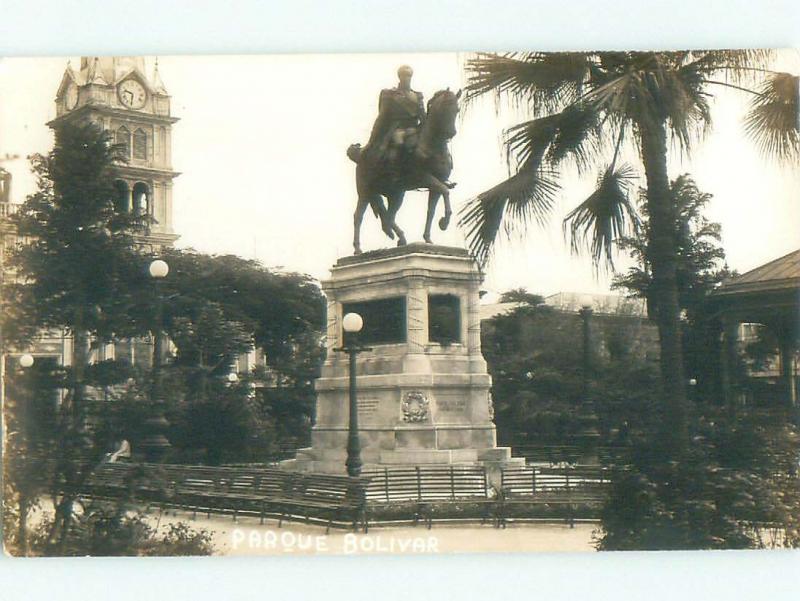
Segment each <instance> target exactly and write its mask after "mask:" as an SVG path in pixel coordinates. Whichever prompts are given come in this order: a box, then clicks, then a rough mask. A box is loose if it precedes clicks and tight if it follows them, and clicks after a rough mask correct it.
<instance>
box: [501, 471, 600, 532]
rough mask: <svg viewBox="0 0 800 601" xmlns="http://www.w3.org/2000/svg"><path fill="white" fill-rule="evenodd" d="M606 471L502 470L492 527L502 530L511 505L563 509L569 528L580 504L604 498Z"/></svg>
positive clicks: (593, 502)
mask: <svg viewBox="0 0 800 601" xmlns="http://www.w3.org/2000/svg"><path fill="white" fill-rule="evenodd" d="M607 485H608V475H607V470H606V469H605V468H603V467H601V466H566V467H537V466H527V467H523V468H513V469H504V470H502V471H501V486H500V493H499V495H498V498H497V504H498V510H497V515H496V520H497V522H496V525H497V526H498V527H505V525H506V522H507V520H508V510H509V509H510V507H511V506H512V505H540V506H557V507H562V508H564V509H565V513H566V515H565V519H566V521H567V523H569V525H570V527H573V526H574V525H575V509H576V507H577V506H578V505H581V504H599V503H601V502H602V501H603V500H604V498H605V494H606V490H607Z"/></svg>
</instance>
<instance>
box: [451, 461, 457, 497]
mask: <svg viewBox="0 0 800 601" xmlns="http://www.w3.org/2000/svg"><path fill="white" fill-rule="evenodd" d="M450 498H451V499H455V498H456V480H455V476H454V474H453V466H452V465H451V466H450Z"/></svg>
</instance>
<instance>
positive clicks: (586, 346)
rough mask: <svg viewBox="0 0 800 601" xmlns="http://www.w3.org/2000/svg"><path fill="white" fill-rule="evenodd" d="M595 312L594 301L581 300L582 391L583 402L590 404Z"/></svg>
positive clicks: (579, 313)
mask: <svg viewBox="0 0 800 601" xmlns="http://www.w3.org/2000/svg"><path fill="white" fill-rule="evenodd" d="M593 313H594V310H593V309H592V301H591V299H590V298H584V299H581V308H580V310H579V311H578V315H580V316H581V322H582V324H581V325H582V331H583V348H582V350H583V361H582V363H583V365H582V369H581V372H582V376H583V378H582V382H581V384H582V390H583V402H584V403H587V402H589V374H590V373H591V370H592V331H591V320H592V314H593Z"/></svg>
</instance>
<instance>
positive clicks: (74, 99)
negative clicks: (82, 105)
mask: <svg viewBox="0 0 800 601" xmlns="http://www.w3.org/2000/svg"><path fill="white" fill-rule="evenodd" d="M76 104H78V87H77V86H76V85H75V84H74V83H71V84H69V86H68V87H67V91H66V93H65V94H64V106H65V107H66V108H67V110H68V111H71V110H72V109H74V108H75V105H76Z"/></svg>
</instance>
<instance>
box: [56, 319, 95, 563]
mask: <svg viewBox="0 0 800 601" xmlns="http://www.w3.org/2000/svg"><path fill="white" fill-rule="evenodd" d="M72 336H73V338H72V347H73V351H72V383H71V384H72V400H71V403H70V405H69V406H68V407H67V408H66V409H67V410H66V416H65V418H66V420H65V424H64V428H65V431H64V432H62V436H64V437H65V438H66V440H65V441H64V442H65V443H66V444H64V445H63V447H62V452H63V453H65V454H66V456H65V457H64V459H65V461H64V462H63V466H64V469H65V470H66V472H67V473H65V474H64V482H65V483H66V487H65V490H64V493H63V496H62V498H61V502H60V503H59V507H58V510H57V511H56V532H57V536H58V541H57V547H58V550H59V553H60V554H63V552H64V549H65V548H66V544H67V537H68V536H69V529H70V526H71V524H72V508H73V500H74V498H75V492H76V490H77V484H78V481H79V480H80V476H81V473H82V472H83V471H84V470H83V468H84V466H83V465H81V462H82V459H83V458H82V457H81V453H80V450H81V449H80V446H81V443H82V436H83V427H84V423H83V411H84V404H85V398H84V397H85V389H86V385H85V383H84V374H85V373H86V366H87V365H88V363H89V354H88V349H87V346H88V343H89V334H88V332H86V331H85V330H84V329H83V328H82V327H74V328H73V334H72Z"/></svg>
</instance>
